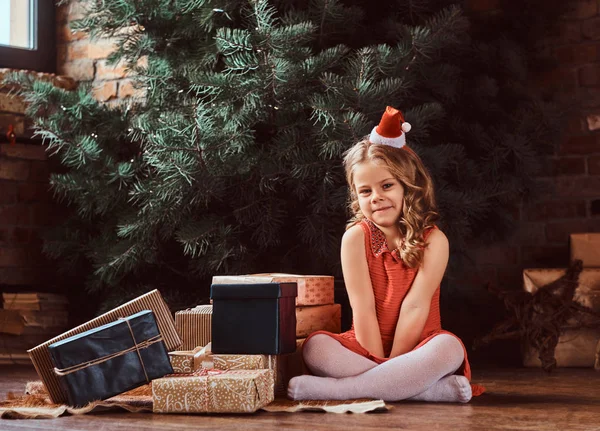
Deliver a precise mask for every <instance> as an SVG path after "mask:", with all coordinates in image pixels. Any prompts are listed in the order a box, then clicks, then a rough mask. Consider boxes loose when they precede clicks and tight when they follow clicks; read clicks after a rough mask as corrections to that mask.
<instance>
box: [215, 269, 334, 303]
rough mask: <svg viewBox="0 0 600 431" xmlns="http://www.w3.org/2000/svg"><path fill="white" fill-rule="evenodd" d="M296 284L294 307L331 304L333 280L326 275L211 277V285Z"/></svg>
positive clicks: (278, 274) (275, 274)
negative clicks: (296, 291) (296, 292)
mask: <svg viewBox="0 0 600 431" xmlns="http://www.w3.org/2000/svg"><path fill="white" fill-rule="evenodd" d="M262 283H296V285H297V288H298V296H297V297H296V306H307V305H325V304H333V296H334V278H333V277H332V276H328V275H296V274H280V273H267V274H250V275H231V276H230V275H225V276H215V277H213V280H212V284H262Z"/></svg>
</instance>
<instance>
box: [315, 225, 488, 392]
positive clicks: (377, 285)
mask: <svg viewBox="0 0 600 431" xmlns="http://www.w3.org/2000/svg"><path fill="white" fill-rule="evenodd" d="M359 225H360V226H361V228H362V229H363V232H364V234H365V249H366V254H367V264H368V266H369V274H370V276H371V284H372V285H373V293H374V296H375V309H376V313H377V321H378V322H379V331H380V333H381V339H382V342H383V352H384V354H385V356H389V355H390V352H391V350H392V344H393V342H394V335H395V332H396V324H397V322H398V316H399V315H400V307H401V306H402V301H403V300H404V298H405V297H406V294H407V293H408V291H409V290H410V287H411V286H412V283H413V281H414V279H415V277H416V275H417V272H418V268H409V267H408V266H406V265H405V264H404V262H403V261H402V260H401V258H400V255H399V254H398V251H397V250H394V251H393V252H390V251H389V249H388V245H387V241H386V239H385V235H384V233H383V232H382V231H381V230H380V229H379V228H378V227H377V226H376V225H375V224H374V223H373V222H372V221H370V220H368V219H365V220H363V221H361V222H360V223H359ZM432 231H433V228H432V229H429V230H428V231H427V232H425V235H424V237H425V239H427V237H428V236H429V234H430V233H431V232H432ZM316 334H326V335H329V336H330V337H332V338H335V339H336V340H337V341H339V342H340V343H341V344H342V345H343V346H344V347H346V348H347V349H349V350H351V351H353V352H355V353H358V354H359V355H362V356H364V357H366V358H368V359H370V360H372V361H373V362H376V363H378V364H381V363H383V362H385V361H387V360H388V359H387V358H380V357H378V356H375V355H373V354H371V353H370V352H369V351H368V350H366V349H365V348H364V347H362V346H361V345H360V344H359V343H358V341H357V340H356V334H355V333H354V324H353V325H352V328H351V329H350V330H349V331H346V332H344V333H342V334H333V333H331V332H327V331H318V332H314V333H312V334H310V336H309V337H308V338H310V337H312V336H314V335H316ZM438 334H450V335H452V336H454V337H456V338H457V339H458V340H459V341H460V344H461V345H462V346H463V350H464V352H465V360H464V362H463V363H462V365H461V366H460V368H459V369H458V370H457V371H456V374H461V375H464V376H465V377H466V378H467V379H469V381H470V380H471V367H470V366H469V361H468V359H467V351H466V349H465V346H464V344H463V343H462V341H461V340H460V338H458V337H457V336H456V335H454V334H452V333H451V332H448V331H445V330H443V329H442V323H441V320H440V288H439V287H438V288H437V289H436V291H435V293H434V294H433V298H431V306H430V308H429V316H428V317H427V321H426V322H425V327H424V328H423V332H422V333H421V336H420V337H419V343H418V344H417V346H415V348H414V349H413V350H415V349H418V348H419V347H421V346H422V345H424V344H425V343H427V342H428V341H429V340H431V339H432V338H433V337H435V336H436V335H438ZM308 338H307V340H308ZM471 387H472V390H473V396H477V395H481V394H482V393H483V392H484V390H485V389H484V388H483V386H480V385H471Z"/></svg>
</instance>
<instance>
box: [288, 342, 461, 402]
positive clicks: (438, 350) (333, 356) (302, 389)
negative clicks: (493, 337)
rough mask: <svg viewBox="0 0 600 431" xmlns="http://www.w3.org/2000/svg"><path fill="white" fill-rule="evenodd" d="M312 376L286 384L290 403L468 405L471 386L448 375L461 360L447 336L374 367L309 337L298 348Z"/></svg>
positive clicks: (336, 345) (338, 347)
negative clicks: (358, 400) (360, 400)
mask: <svg viewBox="0 0 600 431" xmlns="http://www.w3.org/2000/svg"><path fill="white" fill-rule="evenodd" d="M303 357H304V361H305V363H306V365H307V366H308V368H309V369H310V370H311V371H312V373H313V374H315V375H314V376H308V375H305V376H298V377H294V378H293V379H291V380H290V384H289V387H288V395H289V396H290V398H292V399H295V400H307V399H316V400H325V399H333V400H345V399H355V398H377V399H382V400H385V401H399V400H407V399H408V400H414V401H434V402H435V401H437V402H463V403H464V402H468V401H469V400H470V399H471V395H472V394H471V385H470V384H469V381H468V380H467V378H466V377H464V376H457V375H452V373H454V372H455V371H456V370H457V369H458V368H459V367H460V365H461V364H462V363H463V361H464V351H463V347H462V345H461V344H460V342H459V341H458V340H457V339H456V338H455V337H453V336H452V335H449V334H440V335H437V336H435V337H433V338H432V339H431V340H430V341H428V342H427V343H426V344H425V345H423V346H421V347H420V348H418V349H416V350H413V351H411V352H408V353H406V354H404V355H401V356H398V357H395V358H392V359H390V360H389V361H386V362H384V363H383V364H379V365H378V364H377V363H375V362H373V361H371V360H369V359H367V358H365V357H364V356H361V355H358V354H357V353H354V352H352V351H350V350H348V349H346V348H345V347H344V346H342V344H341V343H340V342H338V341H337V340H335V339H333V338H332V337H329V336H327V335H325V334H317V335H315V336H313V337H311V338H310V339H309V340H308V341H307V342H306V343H305V344H304V347H303Z"/></svg>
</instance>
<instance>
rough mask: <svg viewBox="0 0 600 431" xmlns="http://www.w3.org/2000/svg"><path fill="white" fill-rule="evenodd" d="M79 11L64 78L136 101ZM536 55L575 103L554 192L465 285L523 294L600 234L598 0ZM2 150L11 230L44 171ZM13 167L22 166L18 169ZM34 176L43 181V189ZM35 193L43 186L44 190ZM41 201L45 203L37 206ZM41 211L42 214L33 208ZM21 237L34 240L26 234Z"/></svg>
mask: <svg viewBox="0 0 600 431" xmlns="http://www.w3.org/2000/svg"><path fill="white" fill-rule="evenodd" d="M498 4H499V0H468V1H467V7H468V8H469V9H470V11H472V12H475V13H493V11H494V10H495V9H496V8H497V7H498ZM83 14H84V8H83V6H82V3H81V2H80V1H79V0H72V1H71V2H70V3H69V4H66V5H64V6H61V7H59V9H58V13H57V51H58V57H57V67H58V72H59V73H60V74H63V75H66V76H68V77H70V78H72V79H74V80H76V81H80V82H90V83H91V84H92V85H93V91H94V93H95V95H96V97H97V98H98V99H99V100H102V101H106V102H108V103H118V102H119V101H122V100H127V99H128V98H130V97H136V95H138V94H139V93H136V91H137V90H135V89H134V88H133V86H132V82H131V79H130V77H128V75H127V72H126V70H125V68H124V67H123V66H122V65H117V66H116V67H113V66H108V65H107V61H106V57H107V56H108V54H109V53H110V52H111V50H112V42H111V41H110V40H98V41H90V40H89V39H88V38H87V37H86V36H85V35H84V34H82V33H79V32H72V31H71V30H70V29H69V23H70V22H72V21H73V20H74V19H77V18H81V17H82V16H83ZM540 49H544V50H545V51H546V52H547V53H549V54H551V55H552V56H553V57H554V58H555V59H556V60H557V61H558V64H559V67H558V68H556V69H555V70H553V71H552V72H543V73H540V74H538V75H536V76H532V77H531V82H532V86H533V87H534V88H540V89H555V90H557V91H558V92H559V96H558V97H559V99H560V100H561V101H564V102H567V103H568V105H569V106H570V113H569V115H568V116H566V117H565V118H564V119H563V123H564V131H565V136H564V139H563V141H562V143H561V145H560V148H559V149H558V151H556V153H555V154H553V155H551V156H550V157H548V158H547V159H545V166H546V169H545V172H544V175H543V176H542V177H540V178H539V180H540V182H541V183H543V184H545V185H547V186H549V190H551V191H548V192H546V193H544V194H541V195H539V196H538V200H537V201H536V202H533V203H530V204H527V205H521V206H520V208H519V210H518V218H519V220H520V228H519V229H518V230H517V231H516V232H515V233H514V235H513V236H512V237H511V238H510V239H508V240H507V241H506V242H504V243H503V244H496V245H494V246H490V247H485V248H482V249H478V250H473V254H472V259H473V265H470V266H469V267H468V271H465V274H464V279H463V281H464V283H465V284H472V285H473V286H482V285H484V284H486V283H492V284H494V285H497V286H500V287H503V288H511V287H512V288H518V287H519V286H520V280H521V271H522V269H523V268H526V267H556V266H558V267H560V266H565V265H567V264H568V259H569V254H568V236H569V234H570V233H573V232H594V231H600V0H580V1H578V2H576V7H575V9H574V10H573V11H572V12H571V13H569V14H568V15H566V16H565V17H564V18H563V20H562V21H561V23H560V31H559V32H558V33H557V34H556V35H554V36H553V37H552V38H551V39H550V40H548V41H547V43H545V44H544V45H543V46H541V47H540ZM10 103H13V104H17V105H18V104H19V103H20V102H17V101H13V102H8V101H7V99H6V98H4V97H3V96H2V95H1V94H0V127H3V125H6V124H8V123H9V122H14V123H15V127H16V128H17V130H18V131H19V133H22V135H23V136H26V135H27V131H26V124H25V120H24V118H23V116H22V108H23V107H22V106H16V105H13V106H12V107H10V106H9V104H10ZM7 106H8V108H7ZM15 106H16V107H15ZM2 148H3V149H2V153H0V161H1V163H2V167H0V179H1V180H2V181H11V183H10V186H9V188H7V189H6V190H9V191H10V192H9V193H3V194H2V197H0V205H2V206H1V207H0V208H4V209H0V221H1V220H5V221H4V224H3V225H0V226H5V227H6V226H15V227H16V226H17V225H11V224H10V223H13V222H6V220H14V219H15V217H17V216H14V215H3V214H5V212H6V205H16V203H18V202H20V200H19V199H21V198H17V197H16V196H17V195H18V193H19V191H18V190H20V189H19V187H21V188H23V189H24V188H25V187H26V186H25V184H29V181H30V179H32V180H31V181H33V182H32V183H35V184H42V183H43V181H44V179H45V177H46V174H45V173H44V172H45V169H46V167H45V165H44V162H43V160H41V159H42V158H43V152H42V151H40V150H30V149H27V151H23V152H19V151H17V150H16V149H11V148H10V147H6V146H3V147H2ZM9 150H10V151H9ZM32 154H33V155H32ZM17 165H19V166H20V167H18V168H16V167H14V166H17ZM38 169H40V173H38V172H37V170H38ZM9 171H10V172H13V173H8V172H9ZM19 171H21V172H20V173H19ZM15 172H16V173H15ZM26 173H27V174H26ZM15 176H16V177H15ZM6 177H9V178H6ZM13 177H15V178H13ZM33 179H35V180H33ZM38 180H39V181H41V182H42V183H37V181H38ZM17 183H18V184H17ZM21 183H22V186H21ZM27 187H34V186H27ZM35 187H37V189H42V188H43V187H42V186H41V185H38V186H35ZM37 189H36V190H37ZM22 193H25V192H22ZM39 193H40V194H41V192H39ZM40 196H41V195H40ZM36 199H37V198H36ZM45 199H46V198H45V197H43V198H42V197H40V198H39V200H40V201H43V200H45ZM7 202H11V203H7ZM33 204H34V203H33V202H32V205H33ZM36 204H37V201H36ZM31 208H34V206H31ZM28 211H30V215H29V216H27V217H34V215H32V214H34V210H33V209H30V210H28ZM35 211H37V210H35ZM35 214H36V215H35V217H38V215H37V212H36V213H35ZM27 217H25V218H22V217H20V216H19V219H22V220H26V219H27ZM7 223H8V224H7ZM5 227H4V228H2V227H0V229H4V230H0V241H3V242H2V244H6V243H7V238H8V236H10V238H12V239H11V240H10V241H17V239H16V238H17V237H18V236H19V235H21V234H20V233H19V232H21V230H15V229H14V228H12V229H9V230H10V232H9V233H7V232H8V230H6V228H5ZM15 232H17V233H15ZM7 235H8V236H7ZM15 235H16V236H15ZM25 236H26V237H27V238H29V236H30V233H28V234H27V235H25ZM10 244H14V243H13V242H10ZM11 247H12V245H11ZM0 253H4V255H2V254H0V268H2V265H6V262H7V261H11V259H13V258H7V257H2V256H6V252H1V251H0ZM0 271H1V269H0ZM0 274H1V272H0ZM11 277H13V278H10V279H9V278H6V277H5V278H4V279H2V278H0V283H6V282H10V283H14V284H21V283H25V280H24V279H20V278H18V277H17V276H11ZM474 292H475V293H474V294H475V295H481V296H482V298H483V297H484V296H485V295H487V293H485V290H484V289H479V290H477V288H475V290H474Z"/></svg>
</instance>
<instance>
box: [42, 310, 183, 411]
mask: <svg viewBox="0 0 600 431" xmlns="http://www.w3.org/2000/svg"><path fill="white" fill-rule="evenodd" d="M48 350H49V352H50V355H51V358H52V363H53V364H54V366H55V370H54V371H55V373H56V374H57V375H58V376H59V381H60V384H61V385H62V387H63V388H64V389H65V391H66V392H67V395H68V403H69V405H71V406H76V407H81V406H85V405H86V404H87V403H89V402H90V401H95V400H104V399H107V398H110V397H112V396H115V395H118V394H121V393H123V392H126V391H129V390H131V389H133V388H136V387H138V386H141V385H143V384H146V383H147V382H148V381H150V380H153V379H157V378H159V377H162V376H164V375H165V374H171V373H173V368H172V366H171V362H170V360H169V356H168V354H167V348H166V347H165V343H164V341H163V340H162V336H161V335H160V332H159V331H158V326H157V325H156V319H155V318H154V313H153V312H152V311H150V310H144V311H140V312H139V313H136V314H133V315H131V316H129V317H126V318H124V319H120V320H117V321H115V322H112V323H109V324H106V325H103V326H100V327H98V328H94V329H91V330H89V331H86V332H83V333H81V334H77V335H74V336H73V337H69V338H66V339H64V340H61V341H58V342H56V343H53V344H50V345H49V346H48ZM144 371H145V372H144ZM146 376H147V377H146Z"/></svg>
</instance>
